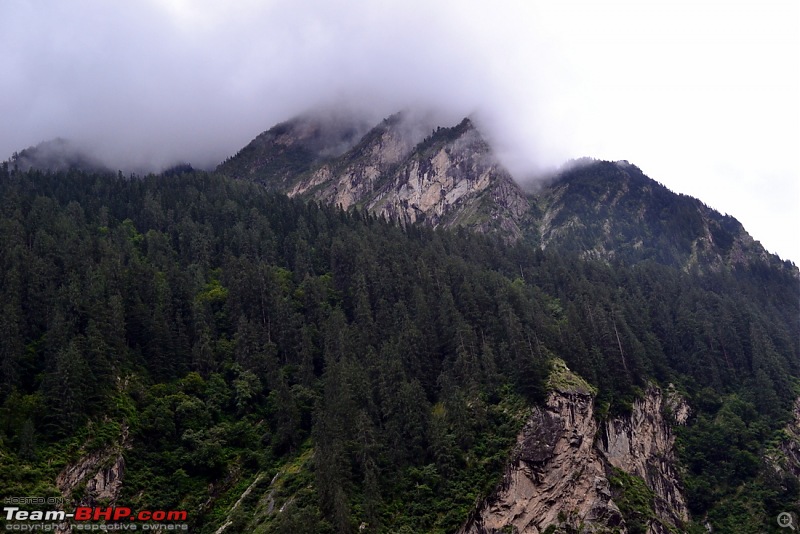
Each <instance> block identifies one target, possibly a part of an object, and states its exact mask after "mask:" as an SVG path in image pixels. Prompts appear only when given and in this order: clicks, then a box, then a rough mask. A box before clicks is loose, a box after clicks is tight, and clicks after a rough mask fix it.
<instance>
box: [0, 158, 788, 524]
mask: <svg viewBox="0 0 800 534" xmlns="http://www.w3.org/2000/svg"><path fill="white" fill-rule="evenodd" d="M799 302H800V299H798V287H797V280H796V279H795V278H793V276H792V275H791V273H787V272H786V271H781V270H771V269H763V270H757V269H756V268H744V267H743V268H741V269H739V270H735V269H734V270H730V269H722V270H719V271H718V272H706V273H705V274H702V275H700V274H692V273H687V272H684V271H682V270H679V269H676V268H674V267H671V266H666V265H663V264H660V263H656V262H655V261H646V262H640V263H637V264H633V265H623V264H615V265H610V264H608V263H601V262H593V261H588V260H580V259H578V257H577V256H576V255H572V254H570V253H568V252H559V251H558V250H557V249H550V248H549V249H548V250H547V251H546V252H543V251H541V250H539V249H537V248H534V247H531V246H529V245H526V244H522V243H520V244H518V245H509V244H506V243H504V242H502V241H501V240H497V239H491V238H489V237H484V236H479V235H474V234H471V233H468V232H466V231H456V232H442V231H435V230H431V229H428V228H423V227H409V228H406V229H403V228H400V227H397V226H393V225H391V224H388V223H386V222H384V221H382V220H378V219H376V218H374V217H373V216H370V215H367V214H364V213H360V212H358V211H354V212H351V213H344V212H342V211H341V210H337V209H335V208H329V207H322V206H319V205H317V204H314V203H304V202H300V201H295V200H290V199H288V198H287V197H285V196H281V195H275V194H270V193H267V192H265V191H264V190H263V189H262V188H260V187H259V186H256V185H252V184H246V183H242V182H235V181H230V180H226V179H223V178H220V177H219V176H216V175H210V174H205V173H200V172H189V173H184V174H173V175H171V176H148V177H145V178H126V177H123V176H121V175H117V176H114V175H101V174H86V173H81V172H78V171H70V172H67V173H57V174H47V173H41V172H38V171H29V172H26V173H23V172H18V171H17V172H13V171H12V172H9V171H8V170H7V169H4V170H3V172H2V175H0V306H2V313H0V406H1V407H2V409H1V410H0V458H2V462H0V486H3V487H5V488H8V491H9V492H10V493H14V494H19V495H24V494H29V493H31V492H33V493H36V492H37V491H39V492H40V493H43V494H44V493H46V492H49V493H54V492H55V489H54V487H53V485H52V481H53V480H54V479H55V474H56V473H57V472H58V470H59V469H60V468H61V467H63V465H64V464H65V463H66V462H68V461H70V460H74V458H75V455H76V454H77V453H78V452H77V451H78V449H79V447H84V448H85V447H86V440H87V436H93V442H92V444H91V445H90V446H93V447H101V446H103V445H104V444H107V443H109V442H111V441H113V440H116V439H118V436H119V434H120V432H121V429H122V428H125V429H127V430H126V432H128V433H129V436H130V438H129V439H130V440H131V441H132V444H133V445H132V447H131V449H130V450H129V451H128V452H127V453H126V456H127V460H128V468H127V474H126V483H125V487H124V490H123V500H124V501H125V502H126V503H128V504H132V505H135V506H138V507H140V508H141V507H145V506H150V507H153V508H159V509H170V508H181V509H183V508H185V509H191V510H193V511H196V512H193V517H192V518H191V519H192V521H193V522H194V523H195V525H197V526H198V527H199V526H200V525H205V527H204V530H203V531H209V532H213V531H214V530H215V528H216V527H215V525H217V526H218V523H219V522H220V521H221V519H222V516H221V515H220V514H224V513H225V512H226V511H227V509H228V507H230V505H231V502H230V499H231V498H233V496H234V495H236V496H238V495H240V494H241V493H242V491H243V489H244V487H246V486H247V485H248V484H249V483H253V484H257V483H258V484H261V486H258V487H259V488H260V489H263V490H265V491H266V488H267V487H269V483H270V480H271V479H272V480H273V484H276V486H275V489H276V490H277V491H276V498H278V497H279V496H281V495H282V496H283V498H284V499H288V498H289V497H291V498H292V499H293V504H292V505H291V506H290V508H289V509H288V511H287V513H286V514H282V515H281V516H280V517H278V518H277V519H274V518H273V517H271V516H270V517H268V518H267V519H265V522H264V523H263V524H261V525H260V526H259V527H258V528H262V529H265V530H266V531H275V532H296V531H299V530H297V526H298V525H302V526H303V528H304V529H306V531H310V532H325V531H330V532H333V531H337V532H349V531H355V530H356V529H357V528H358V526H359V525H360V524H364V525H366V527H365V528H368V529H369V531H375V532H383V531H394V532H397V531H401V532H402V531H404V530H403V529H406V530H405V531H408V532H421V531H437V532H447V531H453V530H454V529H455V528H457V526H458V525H459V524H461V523H462V522H463V520H464V519H465V517H466V514H467V513H468V511H469V509H470V508H471V506H472V505H473V504H474V502H475V499H476V498H477V497H479V496H480V495H483V494H485V493H486V492H487V491H488V490H489V489H490V488H491V487H492V485H493V484H494V483H495V482H496V481H497V477H498V475H499V473H500V472H501V469H502V467H503V464H504V462H505V459H506V455H507V453H508V450H509V448H510V446H511V445H512V444H513V442H514V439H515V436H516V434H517V432H518V430H519V428H520V427H521V425H522V423H523V421H524V417H525V415H526V410H525V407H526V406H528V405H530V404H531V403H537V402H541V401H542V400H543V398H544V395H545V379H546V377H547V373H548V361H549V360H550V359H551V358H552V357H554V356H557V357H559V358H562V359H563V360H565V361H566V362H567V364H568V365H569V366H570V368H572V369H573V370H574V371H576V372H577V373H578V374H580V375H581V376H583V377H585V378H586V379H587V380H588V381H589V382H591V383H592V384H593V385H595V386H597V387H598V389H599V394H598V405H599V406H602V407H603V412H604V413H608V412H618V411H625V410H628V409H630V406H631V403H632V402H633V400H634V399H635V398H636V396H637V395H638V394H639V393H640V392H641V390H642V388H643V387H644V386H645V385H646V383H647V382H648V381H655V382H657V383H660V384H663V385H666V384H667V383H674V384H676V385H677V386H678V388H680V389H681V390H683V391H684V392H685V393H686V395H687V396H688V398H689V399H690V403H691V404H693V406H695V407H696V411H697V415H696V416H695V418H694V420H693V422H692V424H691V425H690V426H689V427H688V428H686V429H685V431H684V433H683V434H682V436H681V442H680V445H681V454H682V459H683V460H684V461H685V463H686V468H687V472H686V480H685V483H686V486H687V490H688V492H689V495H690V497H693V500H692V502H693V505H692V506H693V512H694V513H696V514H700V515H702V514H706V513H709V517H711V518H712V520H717V521H720V522H722V521H724V520H723V519H722V516H721V513H720V512H719V510H722V509H725V510H727V509H728V508H730V509H735V510H739V509H740V508H741V507H742V506H744V504H742V503H741V502H739V501H737V500H736V499H737V495H738V493H737V491H738V488H741V487H744V486H748V487H755V488H757V489H758V491H759V492H761V493H758V495H759V497H758V499H760V501H759V503H758V504H757V506H758V507H761V509H763V510H768V511H769V512H770V513H771V512H772V511H773V509H777V507H781V506H782V507H783V508H785V509H790V507H791V506H792V503H795V504H794V506H795V507H796V499H797V484H796V483H794V485H792V483H790V482H787V481H774V480H772V479H769V478H768V477H767V476H766V474H765V473H767V471H768V469H767V468H766V467H765V466H764V464H763V461H762V460H761V458H762V456H763V451H764V447H765V446H766V445H767V443H768V441H769V440H770V439H771V438H773V437H775V436H776V435H777V434H776V433H777V432H778V431H779V429H780V428H781V427H782V426H783V425H784V424H785V423H786V422H787V421H788V417H789V411H790V407H791V403H792V401H793V399H794V398H795V397H796V396H797V395H798V393H800V392H799V391H798V381H797V377H798V376H800V348H799V347H798V332H800V328H799V327H798V321H799V320H800V309H798V304H799ZM734 438H735V439H734ZM732 458H734V459H735V461H732V460H731V459H732ZM259 473H268V474H269V476H266V477H264V478H263V482H259V480H261V479H258V478H257V475H258V474H259ZM276 474H277V475H280V476H279V477H277V478H273V477H275V476H276ZM275 480H277V482H275ZM209 484H213V487H214V489H213V490H212V491H211V493H210V494H209V489H208V487H209ZM34 488H38V490H37V491H34ZM708 488H712V490H708ZM78 497H79V496H78ZM249 504H250V505H251V506H253V507H255V506H256V504H254V503H249ZM246 505H248V503H245V505H243V506H246ZM737 506H739V507H740V508H737ZM725 507H727V508H725ZM715 514H716V515H715ZM714 518H717V519H714ZM234 521H238V522H239V523H240V524H241V525H244V524H246V522H247V521H248V518H247V517H242V516H239V517H235V518H234ZM237 524H238V523H237ZM720 524H723V523H720ZM212 527H213V528H212ZM251 527H252V525H251ZM252 528H254V527H252Z"/></svg>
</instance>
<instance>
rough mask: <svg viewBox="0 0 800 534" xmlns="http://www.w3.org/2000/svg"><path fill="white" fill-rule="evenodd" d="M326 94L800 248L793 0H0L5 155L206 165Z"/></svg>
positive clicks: (795, 251)
mask: <svg viewBox="0 0 800 534" xmlns="http://www.w3.org/2000/svg"><path fill="white" fill-rule="evenodd" d="M326 102H348V103H349V104H350V105H354V106H363V107H366V108H367V109H368V110H369V111H370V112H372V113H373V114H374V115H375V116H376V117H377V118H380V117H383V116H387V115H389V114H391V113H393V112H394V111H396V110H398V109H400V108H407V107H416V106H420V107H426V108H435V109H439V110H441V111H442V113H443V115H444V116H446V117H448V118H452V120H453V122H454V123H455V122H457V121H458V119H459V118H460V117H461V116H465V115H469V114H473V113H474V114H475V116H476V118H477V120H478V122H479V123H480V124H481V126H482V127H483V128H484V130H485V131H486V133H487V135H488V136H489V137H490V139H491V141H492V142H493V143H494V144H495V145H496V147H497V148H498V150H499V151H500V153H501V154H502V156H503V158H504V160H505V161H506V163H507V164H508V165H509V167H510V168H511V170H512V172H514V173H515V174H516V175H517V176H520V177H524V176H525V175H527V174H529V173H530V172H534V171H536V170H541V169H546V168H552V167H554V166H557V165H559V164H561V163H563V162H564V161H565V160H567V159H569V158H578V157H583V156H590V157H595V158H602V159H611V160H619V159H626V160H628V161H630V162H631V163H634V164H635V165H637V166H639V167H640V168H641V169H642V170H643V171H644V172H645V174H647V175H648V176H650V177H651V178H654V179H656V180H658V181H660V182H662V183H664V184H665V185H666V186H667V187H669V188H670V189H672V190H674V191H677V192H681V193H686V194H689V195H692V196H696V197H698V198H700V199H701V200H703V201H704V202H706V203H707V204H708V205H710V206H711V207H713V208H716V209H718V210H719V211H721V212H723V213H729V214H731V215H733V216H735V217H736V218H738V219H739V220H740V221H741V222H742V223H743V224H744V226H745V228H746V229H747V230H748V231H749V232H750V234H751V235H753V237H755V238H756V239H758V240H760V241H761V242H762V243H763V244H764V246H765V247H766V248H767V249H768V250H770V251H772V252H776V253H778V254H779V255H780V256H782V257H783V258H789V259H792V260H794V261H796V262H798V261H800V237H798V232H799V231H800V163H798V156H800V2H798V0H761V1H758V2H756V1H747V2H745V1H736V0H728V1H724V2H723V1H716V0H693V1H684V0H668V1H664V0H658V1H646V0H630V1H607V2H598V1H578V0H558V1H556V0H552V1H548V2H544V1H541V0H520V1H516V2H512V1H504V0H495V1H493V2H487V1H485V0H480V1H478V0H458V1H456V0H452V1H451V0H445V1H438V2H435V3H433V2H432V1H431V0H428V1H422V0H404V1H399V0H398V1H396V0H388V1H387V0H382V1H375V0H364V1H344V0H329V1H323V0H319V1H312V0H276V1H256V0H236V1H233V2H232V1H222V0H221V1H218V2H212V1H210V0H149V1H148V0H138V1H133V0H131V1H125V0H115V1H113V2H109V1H106V0H36V1H23V0H0V116H2V119H0V124H2V126H1V127H0V159H6V158H7V157H9V156H10V155H11V153H12V152H13V151H15V150H20V149H22V148H25V147H27V146H30V145H33V144H36V143H38V142H40V141H42V140H46V139H51V138H53V137H57V136H61V137H67V138H71V139H73V140H76V141H79V142H82V143H85V144H87V145H90V146H92V147H93V148H95V149H96V150H98V151H100V153H101V154H102V155H104V156H105V157H106V158H107V160H109V161H110V162H111V163H112V164H113V165H117V166H125V165H142V164H146V165H151V166H154V167H156V168H157V167H161V166H163V165H167V164H170V163H174V162H176V161H178V160H187V161H189V162H191V163H193V164H194V165H196V166H207V165H213V164H215V163H217V162H219V161H220V160H222V159H224V158H225V157H227V156H230V155H232V154H234V153H235V152H236V151H237V150H238V149H240V148H241V147H242V146H244V145H245V144H246V143H247V142H249V140H250V139H252V138H253V137H255V136H256V135H257V134H258V133H260V132H261V131H263V130H265V129H267V128H269V127H270V126H272V125H273V124H275V123H276V122H279V121H281V120H285V119H287V118H290V117H291V116H293V115H295V114H297V113H299V112H301V111H303V110H305V109H307V108H309V107H312V106H315V105H320V104H321V103H326Z"/></svg>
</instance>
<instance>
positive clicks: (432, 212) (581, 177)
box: [217, 113, 797, 274]
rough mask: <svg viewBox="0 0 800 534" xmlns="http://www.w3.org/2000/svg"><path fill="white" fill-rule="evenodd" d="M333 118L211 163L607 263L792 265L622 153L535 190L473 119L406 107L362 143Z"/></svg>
mask: <svg viewBox="0 0 800 534" xmlns="http://www.w3.org/2000/svg"><path fill="white" fill-rule="evenodd" d="M335 124H337V125H338V126H334V124H332V123H331V119H330V117H327V116H322V117H319V118H318V117H316V116H314V115H307V116H304V117H302V118H298V119H294V120H292V121H289V122H287V123H283V124H280V125H278V126H275V127H274V128H272V129H270V130H268V131H267V132H265V133H263V134H261V135H259V136H258V137H257V138H256V139H255V140H253V141H252V142H251V143H250V144H249V145H248V146H247V147H245V148H244V149H243V150H242V151H240V152H239V153H238V154H237V155H236V156H234V157H233V158H231V159H229V160H228V161H226V162H225V163H224V164H222V165H220V167H219V168H218V169H217V170H218V172H220V173H221V174H224V175H226V176H229V177H231V178H236V179H246V180H250V181H255V182H257V183H260V184H263V185H265V186H267V187H268V188H270V189H272V190H276V191H280V192H282V193H286V194H288V195H289V196H293V197H301V198H307V199H314V200H317V201H321V202H324V203H328V204H333V205H337V206H341V207H342V208H343V209H345V210H347V209H351V208H357V209H360V210H366V211H368V212H370V213H373V214H375V215H378V216H381V217H383V218H385V219H386V220H389V221H393V222H397V223H399V224H401V225H409V224H415V223H418V222H422V223H425V224H428V225H431V226H433V227H442V228H452V227H457V226H464V227H467V228H470V229H473V230H475V231H478V232H482V233H492V234H497V235H499V236H501V237H502V238H503V239H506V240H509V241H516V240H520V239H522V240H525V241H528V242H531V243H534V244H536V245H537V246H539V247H541V248H543V249H544V248H547V247H555V248H557V249H558V250H561V251H563V252H569V253H574V254H578V255H580V256H582V257H592V258H598V259H601V260H604V261H615V260H620V261H625V262H628V263H632V262H638V261H644V260H653V261H657V262H659V263H664V264H668V265H672V266H676V267H680V268H682V269H700V270H709V269H711V270H719V269H722V268H736V267H737V266H738V267H740V268H750V267H753V266H761V267H764V268H777V269H787V270H788V271H789V272H793V273H795V274H796V273H797V269H796V268H795V267H793V266H792V265H791V264H790V263H788V262H782V261H781V260H780V259H779V258H778V257H777V256H775V255H772V254H769V253H768V252H767V251H766V250H764V248H763V247H762V246H761V244H760V243H758V242H757V241H755V240H754V239H753V238H752V237H751V236H750V235H749V234H748V233H747V232H746V231H745V229H744V228H743V227H742V225H741V224H740V223H739V222H738V221H737V220H736V219H734V218H733V217H731V216H728V215H722V214H720V213H718V212H716V211H715V210H713V209H711V208H709V207H708V206H706V205H705V204H703V203H702V202H701V201H699V200H697V199H694V198H692V197H689V196H686V195H680V194H676V193H673V192H672V191H670V190H669V189H667V188H666V187H664V186H663V185H662V184H660V183H658V182H656V181H654V180H652V179H650V178H648V177H647V176H646V175H645V174H644V173H643V172H642V171H641V170H640V169H639V168H637V167H636V166H634V165H631V164H629V163H628V162H626V161H620V162H607V161H595V160H588V159H587V160H582V161H577V162H571V164H570V165H567V166H566V167H565V169H564V170H562V171H561V172H559V173H558V174H557V175H556V176H554V177H552V178H550V179H549V180H547V181H545V182H543V183H540V184H537V187H535V192H531V191H525V190H523V188H521V187H520V185H518V183H517V182H516V181H515V180H514V179H513V178H512V177H511V175H510V174H509V173H508V171H507V170H506V169H505V168H504V167H503V165H502V164H501V163H500V161H499V160H498V158H497V157H496V155H495V154H494V152H493V150H492V148H491V146H490V145H489V143H487V142H486V140H485V139H484V138H483V136H482V135H481V133H480V131H479V130H478V129H477V128H476V127H475V125H474V124H473V122H472V121H471V120H470V119H464V120H463V121H462V122H461V123H459V124H458V125H456V126H453V127H446V128H442V127H437V128H436V129H435V130H433V131H432V133H431V134H430V135H428V136H427V137H425V138H424V139H420V137H419V131H420V128H419V127H417V128H414V127H413V118H411V117H409V115H408V114H407V113H398V114H396V115H394V116H392V117H389V118H388V119H385V120H384V121H383V122H381V123H380V124H378V125H377V126H375V127H373V128H372V129H371V130H369V131H367V132H366V133H365V134H364V135H363V137H361V138H360V139H357V137H358V135H359V133H358V132H359V130H358V129H356V128H354V127H353V126H352V125H351V124H350V123H348V122H347V121H345V122H335ZM412 132H414V133H416V135H413V134H412ZM333 146H335V147H337V148H338V150H337V151H333V150H332V149H331V147H333Z"/></svg>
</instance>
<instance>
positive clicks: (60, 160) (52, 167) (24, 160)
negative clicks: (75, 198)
mask: <svg viewBox="0 0 800 534" xmlns="http://www.w3.org/2000/svg"><path fill="white" fill-rule="evenodd" d="M11 165H12V166H13V165H16V167H17V168H18V169H19V170H21V171H27V170H30V169H38V170H41V171H51V172H58V171H67V170H70V169H80V170H83V171H90V172H109V169H108V167H107V166H106V164H105V163H103V162H102V161H101V160H100V158H98V157H97V156H95V155H93V154H91V153H90V152H89V151H88V150H86V149H84V148H83V147H82V146H80V145H79V144H78V143H75V142H74V141H71V140H69V139H65V138H63V137H56V138H55V139H51V140H49V141H43V142H41V143H39V144H38V145H36V146H31V147H28V148H26V149H24V150H22V151H21V152H19V153H15V154H14V155H13V156H12V158H11Z"/></svg>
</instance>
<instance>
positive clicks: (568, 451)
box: [460, 386, 689, 534]
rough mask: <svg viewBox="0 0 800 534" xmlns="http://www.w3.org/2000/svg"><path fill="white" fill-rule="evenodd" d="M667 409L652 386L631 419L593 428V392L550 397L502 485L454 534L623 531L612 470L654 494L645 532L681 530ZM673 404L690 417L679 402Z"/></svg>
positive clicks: (683, 515) (682, 506) (681, 503)
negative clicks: (641, 482) (636, 480)
mask: <svg viewBox="0 0 800 534" xmlns="http://www.w3.org/2000/svg"><path fill="white" fill-rule="evenodd" d="M667 402H668V401H666V400H665V395H664V394H663V392H662V391H661V390H660V389H658V388H657V387H655V386H651V387H650V388H648V390H647V391H646V392H645V395H644V397H643V398H642V399H640V400H638V401H637V402H636V403H635V404H634V406H633V410H632V412H631V414H630V415H626V416H619V417H615V418H613V419H611V420H609V421H606V422H604V423H600V424H598V422H597V419H596V418H595V412H594V409H595V407H594V397H593V395H592V393H591V392H589V391H586V390H585V389H583V388H574V387H570V388H564V387H562V388H561V390H555V391H553V392H551V393H550V395H549V397H548V399H547V403H546V406H545V407H544V408H536V409H534V411H533V413H532V415H531V417H530V419H529V421H528V422H527V424H526V425H525V428H524V429H523V431H522V433H521V434H520V436H519V437H518V441H517V446H516V448H515V451H514V453H513V456H512V459H511V462H510V463H509V465H508V467H507V469H506V472H505V475H504V478H503V481H502V483H501V484H500V486H499V487H498V488H496V489H495V491H494V493H493V494H492V495H490V496H489V497H488V498H486V499H485V500H484V501H482V502H481V503H479V504H478V506H477V508H476V509H475V511H474V512H473V514H472V516H471V517H470V519H469V520H468V521H467V523H466V524H465V525H464V526H463V527H462V529H461V530H460V533H461V534H489V533H495V532H497V533H499V532H514V533H518V534H524V533H534V534H538V533H541V532H545V531H546V529H548V527H553V528H555V529H556V530H555V532H565V531H566V532H611V531H614V532H627V531H628V529H627V526H626V518H625V516H624V513H623V511H621V510H620V507H619V506H618V504H617V503H616V502H615V501H614V499H615V494H616V493H618V491H617V490H614V489H613V488H612V486H611V483H610V481H609V479H610V478H611V476H612V475H613V468H617V469H620V470H622V471H625V472H627V473H628V474H631V475H634V476H638V477H640V478H642V479H643V480H644V482H645V484H646V485H647V487H648V488H650V490H652V491H653V493H654V494H655V498H654V502H653V503H652V509H653V512H654V517H652V518H651V519H649V520H648V522H647V529H648V532H651V533H665V532H668V531H669V530H668V528H673V529H675V528H676V529H677V530H679V531H680V530H681V527H682V525H683V524H684V523H685V522H686V521H687V520H688V518H689V517H688V511H687V508H686V501H685V498H684V497H683V495H682V493H681V486H680V483H679V482H678V479H677V473H676V470H675V456H674V453H673V444H674V436H673V434H672V431H671V429H670V424H669V423H668V421H667V419H666V418H665V416H664V415H663V413H664V411H665V410H664V408H665V406H666V404H667ZM671 402H675V403H677V405H678V406H679V407H680V409H681V410H683V411H682V412H680V413H688V412H686V410H688V407H687V406H686V405H685V403H684V402H682V401H679V400H677V399H675V398H672V399H671ZM672 413H677V412H676V410H674V409H672ZM676 422H677V421H676ZM550 532H553V530H552V529H551V530H550Z"/></svg>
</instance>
